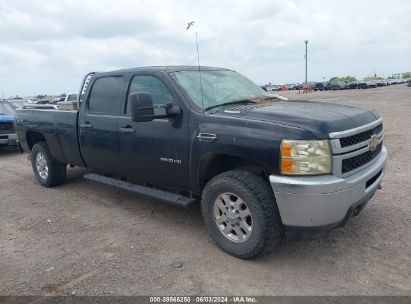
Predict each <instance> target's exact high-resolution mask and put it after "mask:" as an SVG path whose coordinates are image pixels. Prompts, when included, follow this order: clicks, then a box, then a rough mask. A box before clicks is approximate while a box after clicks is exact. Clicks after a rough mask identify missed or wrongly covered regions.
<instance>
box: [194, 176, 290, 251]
mask: <svg viewBox="0 0 411 304" xmlns="http://www.w3.org/2000/svg"><path fill="white" fill-rule="evenodd" d="M201 210H202V214H203V217H204V221H205V223H206V226H207V229H208V231H209V233H210V235H211V237H212V238H213V240H214V241H215V242H216V243H217V245H218V246H220V247H221V248H222V249H223V250H224V251H226V252H228V253H230V254H232V255H234V256H237V257H240V258H244V259H251V258H255V257H257V256H260V255H263V254H264V253H266V252H268V250H269V249H270V248H271V247H272V245H276V244H277V243H278V242H279V241H280V240H281V238H282V236H283V227H282V223H281V218H280V215H279V212H278V208H277V204H276V202H275V198H274V194H273V192H272V190H271V187H270V185H269V183H268V182H267V181H265V180H264V179H262V178H261V177H259V176H257V175H255V174H253V173H251V172H248V171H241V170H234V171H229V172H225V173H222V174H220V175H218V176H216V177H214V178H213V179H211V180H210V181H209V182H208V183H207V185H206V187H205V188H204V191H203V196H202V201H201Z"/></svg>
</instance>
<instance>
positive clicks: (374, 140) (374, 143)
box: [368, 135, 378, 151]
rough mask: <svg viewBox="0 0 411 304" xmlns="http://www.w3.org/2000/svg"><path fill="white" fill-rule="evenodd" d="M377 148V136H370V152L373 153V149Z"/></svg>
mask: <svg viewBox="0 0 411 304" xmlns="http://www.w3.org/2000/svg"><path fill="white" fill-rule="evenodd" d="M377 146H378V137H377V135H373V136H371V141H370V144H369V146H368V147H370V150H371V151H374V150H375V149H377Z"/></svg>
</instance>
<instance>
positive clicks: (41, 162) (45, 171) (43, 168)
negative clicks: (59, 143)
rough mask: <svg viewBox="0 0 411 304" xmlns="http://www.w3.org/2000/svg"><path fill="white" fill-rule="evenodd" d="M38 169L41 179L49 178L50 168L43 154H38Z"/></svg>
mask: <svg viewBox="0 0 411 304" xmlns="http://www.w3.org/2000/svg"><path fill="white" fill-rule="evenodd" d="M36 168H37V173H38V174H39V176H40V178H41V179H47V177H48V176H49V167H48V166H47V160H46V157H45V156H44V154H43V152H38V153H37V155H36Z"/></svg>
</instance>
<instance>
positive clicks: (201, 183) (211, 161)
mask: <svg viewBox="0 0 411 304" xmlns="http://www.w3.org/2000/svg"><path fill="white" fill-rule="evenodd" d="M231 170H246V171H250V172H253V173H254V174H256V175H259V176H262V177H267V178H268V175H269V174H268V172H267V171H266V169H265V168H264V166H263V165H261V164H260V163H258V162H256V161H254V160H252V159H249V158H246V157H242V156H237V155H232V154H226V153H207V154H205V155H203V156H202V157H201V158H200V161H199V162H198V166H197V188H198V192H199V193H201V192H202V190H203V189H204V187H205V185H206V184H207V182H208V181H209V180H210V179H212V178H213V177H215V176H217V175H219V174H221V173H223V172H227V171H231Z"/></svg>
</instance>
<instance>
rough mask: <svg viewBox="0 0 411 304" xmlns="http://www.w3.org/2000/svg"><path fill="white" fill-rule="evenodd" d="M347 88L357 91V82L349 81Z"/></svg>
mask: <svg viewBox="0 0 411 304" xmlns="http://www.w3.org/2000/svg"><path fill="white" fill-rule="evenodd" d="M348 88H349V89H357V88H358V81H351V82H350V83H348Z"/></svg>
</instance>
